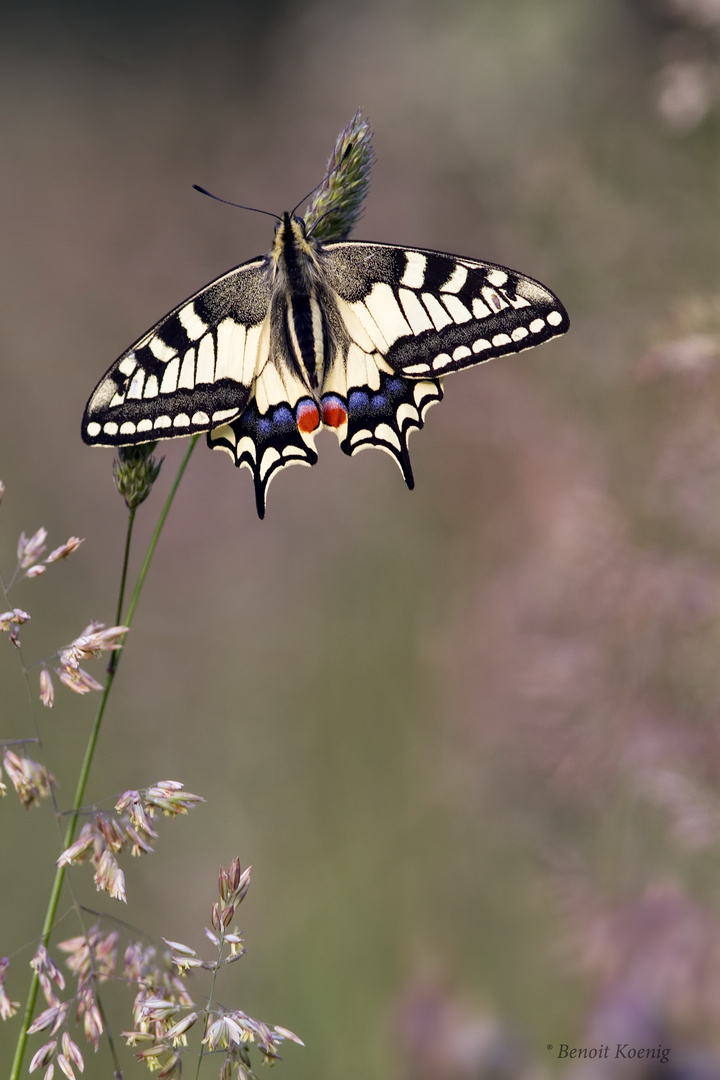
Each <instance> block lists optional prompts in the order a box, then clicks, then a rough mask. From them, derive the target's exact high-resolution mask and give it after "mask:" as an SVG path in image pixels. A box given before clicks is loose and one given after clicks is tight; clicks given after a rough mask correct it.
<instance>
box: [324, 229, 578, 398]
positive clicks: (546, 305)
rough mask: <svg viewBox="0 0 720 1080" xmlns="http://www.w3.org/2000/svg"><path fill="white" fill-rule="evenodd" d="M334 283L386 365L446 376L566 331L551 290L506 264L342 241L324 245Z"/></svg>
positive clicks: (414, 373)
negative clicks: (507, 266)
mask: <svg viewBox="0 0 720 1080" xmlns="http://www.w3.org/2000/svg"><path fill="white" fill-rule="evenodd" d="M323 267H324V269H325V271H326V273H327V277H328V281H329V283H330V284H331V285H332V288H333V289H334V290H335V291H336V292H337V293H338V295H339V296H340V297H341V298H342V300H343V301H344V302H345V304H344V307H341V310H349V311H350V312H351V313H352V315H353V316H354V317H355V319H356V320H357V321H358V322H359V323H360V324H361V325H362V326H363V328H364V330H365V332H366V334H367V336H369V337H370V339H371V340H372V341H373V343H374V344H375V346H376V348H377V349H378V350H379V351H380V352H381V353H382V355H383V356H384V359H385V360H386V362H387V363H388V364H389V366H390V367H391V368H392V369H393V370H394V371H396V372H398V373H399V374H402V375H405V376H408V377H410V378H427V377H428V375H432V376H434V375H445V374H447V373H448V372H451V371H459V370H460V369H461V368H466V367H471V366H472V365H473V364H481V363H483V362H485V361H486V360H491V359H493V358H494V357H496V356H505V355H506V354H508V353H512V352H521V351H522V350H523V349H529V348H532V347H533V346H535V345H540V344H542V343H543V342H544V341H548V340H549V339H550V338H553V337H557V336H558V335H560V334H564V333H565V332H566V330H567V329H568V326H569V319H568V316H567V312H566V311H565V308H564V307H563V305H562V304H561V303H560V301H559V300H558V298H557V297H556V296H555V295H554V294H553V293H551V292H550V290H549V289H547V288H545V286H544V285H541V284H540V282H538V281H535V280H533V278H529V277H526V276H525V275H523V274H518V273H516V272H515V271H514V270H509V269H508V268H506V267H504V266H497V265H495V264H493V263H484V262H477V261H474V260H472V259H464V258H459V257H456V256H453V255H445V254H443V253H442V252H438V251H428V250H424V249H421V248H406V247H394V246H391V245H388V244H367V243H362V242H351V241H345V242H343V243H337V244H326V245H324V247H323Z"/></svg>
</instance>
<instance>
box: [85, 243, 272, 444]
mask: <svg viewBox="0 0 720 1080" xmlns="http://www.w3.org/2000/svg"><path fill="white" fill-rule="evenodd" d="M268 262H269V260H268V259H267V258H262V259H254V260H252V261H251V262H248V263H243V264H242V265H241V266H238V267H236V268H235V269H234V270H230V271H229V272H228V273H227V274H224V275H223V276H222V277H221V278H218V279H217V281H214V282H212V283H211V284H210V285H208V286H206V287H205V288H204V289H202V290H201V291H200V292H199V293H196V294H195V295H194V296H192V297H190V298H189V299H188V300H186V301H184V303H182V304H179V305H178V307H176V308H175V309H174V310H173V311H171V312H170V313H169V314H168V315H166V316H165V318H163V319H161V320H160V322H159V323H157V324H156V325H155V326H154V327H153V328H152V329H151V330H149V331H148V333H146V334H145V335H144V336H143V337H141V338H140V339H139V341H137V342H136V343H135V344H134V345H133V346H132V347H131V348H130V349H128V350H127V352H125V353H123V355H122V356H121V357H119V359H118V360H116V362H115V363H114V364H113V366H112V367H111V368H110V370H109V371H108V372H107V374H106V375H105V376H104V377H103V378H102V379H101V380H100V382H99V383H98V385H97V387H96V388H95V390H94V391H93V394H92V396H91V398H90V401H89V402H88V404H87V407H86V409H85V415H84V417H83V426H82V434H83V439H84V440H85V442H87V443H92V444H96V445H100V446H123V445H129V444H132V443H140V442H149V441H151V440H153V439H166V438H172V437H176V436H182V435H191V434H193V433H194V432H197V431H208V430H209V429H211V428H213V427H217V426H218V425H220V424H223V423H226V422H227V421H228V420H230V419H232V418H233V417H235V416H238V415H239V414H240V413H241V412H242V411H243V409H245V407H246V406H247V404H248V401H249V400H250V397H251V393H252V387H253V382H254V380H255V377H256V374H257V372H258V371H259V369H260V367H261V365H262V360H263V356H267V354H268V350H269V319H268V308H269V303H270V293H271V287H270V278H269V273H268Z"/></svg>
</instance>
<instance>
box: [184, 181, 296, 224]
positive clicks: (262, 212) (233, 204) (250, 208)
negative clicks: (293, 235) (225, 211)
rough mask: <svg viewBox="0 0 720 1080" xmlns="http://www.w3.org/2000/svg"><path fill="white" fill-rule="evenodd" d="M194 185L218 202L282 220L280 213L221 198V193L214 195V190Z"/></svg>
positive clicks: (196, 188)
mask: <svg viewBox="0 0 720 1080" xmlns="http://www.w3.org/2000/svg"><path fill="white" fill-rule="evenodd" d="M193 187H194V188H195V190H196V191H199V192H200V194H201V195H207V196H208V198H209V199H215V200H216V202H222V203H225V204H226V205H227V206H236V207H237V208H238V210H250V211H251V212H252V213H253V214H267V216H268V217H274V218H275V220H276V221H281V220H282V219H281V218H280V217H279V216H278V214H273V213H271V211H270V210H258V208H257V206H243V205H242V204H241V203H237V202H230V200H229V199H221V198H220V196H219V195H213V193H212V191H207V190H206V189H205V188H204V187H200V185H199V184H193Z"/></svg>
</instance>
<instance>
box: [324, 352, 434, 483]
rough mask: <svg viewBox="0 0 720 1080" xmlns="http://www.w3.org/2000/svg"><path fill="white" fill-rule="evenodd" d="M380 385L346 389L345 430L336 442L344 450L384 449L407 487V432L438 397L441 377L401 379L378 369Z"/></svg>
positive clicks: (409, 473) (416, 426)
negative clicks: (394, 461)
mask: <svg viewBox="0 0 720 1080" xmlns="http://www.w3.org/2000/svg"><path fill="white" fill-rule="evenodd" d="M379 378H380V385H379V386H378V387H377V389H375V390H373V389H372V388H371V387H370V386H365V387H355V388H353V389H350V390H349V391H348V398H347V433H346V434H345V436H344V438H343V439H342V440H341V442H340V447H341V449H342V450H343V451H344V452H345V453H346V454H351V455H352V454H356V453H357V452H358V451H359V450H364V449H365V448H366V447H376V448H377V449H378V450H384V451H385V452H386V453H388V454H390V455H391V456H392V457H394V458H395V460H396V461H397V463H398V465H399V466H400V471H401V472H402V474H403V477H404V478H405V483H406V484H407V486H408V487H409V488H413V487H414V486H415V481H414V479H413V472H412V466H411V464H410V456H409V454H408V446H407V441H408V436H409V434H410V432H411V431H413V430H419V429H420V428H421V427H422V426H423V423H424V418H425V413H426V412H427V410H428V409H429V408H430V406H431V405H434V404H435V402H436V401H441V400H442V396H443V394H442V380H441V379H422V380H414V379H403V378H401V376H399V375H396V374H390V375H388V374H387V373H386V372H383V371H381V372H380V374H379Z"/></svg>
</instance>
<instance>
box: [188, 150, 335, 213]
mask: <svg viewBox="0 0 720 1080" xmlns="http://www.w3.org/2000/svg"><path fill="white" fill-rule="evenodd" d="M352 148H353V144H352V143H348V145H347V147H346V148H345V153H344V154H343V156H342V157H341V158H340V160H339V161H338V163H337V165H335V166H334V167H333V168H332V169H331V170H330V172H328V173H326V174H325V176H323V178H322V180H321V181H320V183H319V184H316V185H315V187H314V188H312V189H311V190H310V191H308V193H307V195H304V196H303V197H302V199H300V202H298V203H296V205H295V206H294V207H293V208H292V210H291V211H290V214H291V216H292V215H294V214H295V211H296V210H297V208H298V206H300V205H301V204H302V203H304V202H305V200H306V199H309V198H310V196H311V195H314V194H315V192H316V191H317V190H318V188H321V187H322V186H323V184H326V183H327V182H328V180H329V179H330V177H331V176H332V174H333V173H336V172H337V171H338V169H339V168H340V166H341V165H342V164H343V163H344V161H345V158H346V157H347V156H348V154H349V153H350V151H351V150H352ZM193 186H195V185H193ZM324 216H325V215H323V217H324Z"/></svg>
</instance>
